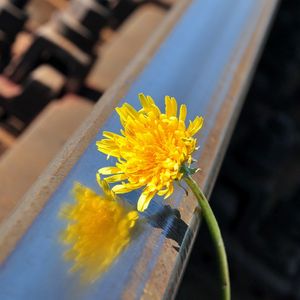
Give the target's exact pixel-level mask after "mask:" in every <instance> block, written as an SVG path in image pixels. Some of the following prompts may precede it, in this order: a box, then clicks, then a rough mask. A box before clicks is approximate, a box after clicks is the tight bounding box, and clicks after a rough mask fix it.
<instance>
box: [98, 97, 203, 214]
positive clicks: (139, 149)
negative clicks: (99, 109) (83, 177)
mask: <svg viewBox="0 0 300 300" xmlns="http://www.w3.org/2000/svg"><path fill="white" fill-rule="evenodd" d="M139 98H140V102H141V105H142V109H141V110H140V111H136V110H135V109H134V108H133V107H132V106H131V105H129V104H128V103H125V104H124V105H123V106H122V107H119V108H117V109H116V111H117V113H118V114H119V116H120V120H121V123H122V125H123V127H124V129H123V130H121V135H118V134H115V133H112V132H104V133H103V135H104V137H105V139H102V140H101V141H98V142H97V146H98V150H99V151H101V152H103V153H105V154H107V155H108V156H114V157H117V158H118V162H117V163H116V166H113V167H105V168H102V169H100V170H99V173H100V174H103V175H112V176H109V177H107V178H106V181H107V182H117V181H123V180H126V181H125V182H122V183H121V184H117V185H115V186H114V187H113V191H114V192H116V193H127V192H129V191H132V190H135V189H138V188H141V187H145V188H144V190H143V192H142V194H141V196H140V198H139V201H138V210H140V211H143V210H145V209H146V208H147V207H148V205H149V202H150V200H151V199H152V198H153V196H154V195H155V194H156V193H157V194H158V195H160V196H165V198H167V197H169V196H170V195H171V194H172V192H173V189H174V188H173V182H174V180H177V179H181V177H182V175H183V174H182V172H181V166H182V165H183V164H184V163H188V164H190V163H191V161H192V156H191V154H192V152H193V151H194V150H195V148H196V139H195V138H193V136H194V135H195V134H196V133H197V132H198V131H199V130H200V129H201V127H202V124H203V118H202V117H196V118H195V119H194V121H190V124H189V126H188V127H186V126H185V118H186V114H187V109H186V106H185V105H181V106H180V109H179V116H177V102H176V99H175V98H173V97H169V96H166V97H165V106H166V111H165V113H162V112H161V111H160V109H159V108H158V107H157V106H156V105H155V103H154V101H153V99H152V98H151V97H150V96H145V95H144V94H139Z"/></svg>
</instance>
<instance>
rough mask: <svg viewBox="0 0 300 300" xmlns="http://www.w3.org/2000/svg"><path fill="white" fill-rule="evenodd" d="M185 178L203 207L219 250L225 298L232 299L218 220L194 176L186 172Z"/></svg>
mask: <svg viewBox="0 0 300 300" xmlns="http://www.w3.org/2000/svg"><path fill="white" fill-rule="evenodd" d="M183 178H184V180H185V182H186V183H187V184H188V186H189V187H190V188H191V190H192V191H193V193H194V195H195V196H196V198H197V200H198V203H199V206H200V207H201V211H202V215H203V217H204V219H205V221H206V223H207V226H208V229H209V232H210V234H211V237H212V239H213V243H214V245H215V248H216V251H217V256H218V260H219V269H220V276H221V281H222V296H223V300H230V280H229V270H228V263H227V256H226V251H225V247H224V243H223V239H222V235H221V232H220V228H219V225H218V222H217V220H216V217H215V215H214V213H213V211H212V209H211V207H210V205H209V203H208V201H207V199H206V197H205V195H204V194H203V192H202V191H201V189H200V187H199V186H198V184H197V183H196V182H195V181H194V180H193V178H192V177H191V176H190V175H189V174H185V176H184V177H183Z"/></svg>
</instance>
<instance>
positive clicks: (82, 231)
mask: <svg viewBox="0 0 300 300" xmlns="http://www.w3.org/2000/svg"><path fill="white" fill-rule="evenodd" d="M98 182H99V184H100V185H101V187H102V189H103V192H104V195H101V196H100V195H97V194H96V193H95V192H94V191H93V190H91V189H89V188H88V187H85V186H83V185H81V184H80V183H76V184H75V186H74V189H73V194H74V197H75V200H76V202H75V203H74V204H67V205H65V206H64V207H63V208H62V210H61V212H60V216H61V217H62V218H64V219H66V220H67V221H68V225H67V227H66V229H64V231H63V232H62V234H61V240H62V242H63V243H64V244H66V245H68V246H69V249H68V250H67V251H66V252H65V255H64V256H65V258H66V259H67V260H70V261H72V262H73V267H72V269H71V271H77V270H80V271H82V279H83V280H84V281H85V282H91V281H94V280H96V279H97V278H98V277H99V276H100V275H101V274H102V273H103V272H104V271H106V269H107V268H108V267H109V266H110V265H111V264H112V262H113V261H114V260H115V259H116V257H117V256H118V255H119V254H120V252H121V251H122V250H123V249H124V247H125V246H126V245H127V244H128V243H129V241H130V239H131V237H132V229H133V227H134V226H135V224H136V221H137V219H138V213H137V211H130V210H129V209H128V207H126V206H125V204H124V203H121V202H120V201H121V200H120V199H119V198H117V197H116V196H115V194H114V193H113V192H112V191H111V190H110V189H109V186H108V184H107V183H106V182H104V181H101V180H100V179H98Z"/></svg>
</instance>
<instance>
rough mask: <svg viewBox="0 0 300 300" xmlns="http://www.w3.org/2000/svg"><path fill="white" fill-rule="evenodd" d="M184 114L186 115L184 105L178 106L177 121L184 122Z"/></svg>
mask: <svg viewBox="0 0 300 300" xmlns="http://www.w3.org/2000/svg"><path fill="white" fill-rule="evenodd" d="M186 114H187V108H186V105H185V104H182V105H180V113H179V120H180V121H183V122H184V121H185V118H186Z"/></svg>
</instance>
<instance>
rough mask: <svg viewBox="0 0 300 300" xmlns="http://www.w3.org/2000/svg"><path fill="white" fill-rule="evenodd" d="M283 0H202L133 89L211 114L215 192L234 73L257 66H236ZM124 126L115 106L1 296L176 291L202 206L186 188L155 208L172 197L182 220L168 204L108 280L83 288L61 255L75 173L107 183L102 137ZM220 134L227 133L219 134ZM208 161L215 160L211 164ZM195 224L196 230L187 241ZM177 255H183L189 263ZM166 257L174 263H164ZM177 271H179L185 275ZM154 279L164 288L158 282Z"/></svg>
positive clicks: (1, 282) (23, 244)
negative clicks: (63, 214)
mask: <svg viewBox="0 0 300 300" xmlns="http://www.w3.org/2000/svg"><path fill="white" fill-rule="evenodd" d="M275 2H276V1H273V3H272V1H267V0H266V1H258V0H255V1H253V0H245V1H237V0H226V1H224V0H195V1H193V3H192V5H191V6H190V7H189V8H188V9H187V11H186V13H185V14H184V15H183V17H182V18H181V19H180V20H179V22H178V23H177V24H176V26H175V27H174V29H173V31H172V32H171V34H170V35H169V36H168V37H167V39H166V40H165V41H164V42H163V43H162V45H161V47H160V48H159V49H158V51H157V53H156V54H155V56H154V57H153V59H152V60H151V61H150V62H149V64H148V65H146V67H145V69H144V71H143V72H142V73H141V74H140V75H139V77H138V78H137V80H136V81H135V82H134V83H133V84H132V86H131V88H130V89H129V91H128V93H127V94H126V95H125V96H124V101H127V102H129V103H131V104H132V105H133V106H135V107H139V104H138V100H137V94H138V93H139V92H144V93H145V94H150V95H152V96H153V97H154V99H156V101H157V102H158V103H159V105H160V106H161V108H162V107H163V105H164V104H163V98H164V95H167V94H168V95H172V96H175V97H176V98H177V100H178V102H179V103H186V104H187V107H188V118H190V119H192V118H194V117H195V116H196V115H203V116H204V117H205V127H204V129H203V131H202V132H201V135H200V136H199V144H200V146H201V148H200V150H199V151H198V152H197V153H196V154H195V157H196V158H198V159H199V165H200V167H202V168H203V172H202V174H201V175H200V176H201V179H200V180H199V181H200V183H201V184H202V185H203V187H204V188H205V189H206V190H207V189H208V188H209V186H210V185H211V182H209V181H212V178H213V177H214V176H215V173H216V169H217V168H216V167H215V164H214V163H208V162H210V161H211V160H213V159H215V157H216V156H217V154H216V153H218V152H220V148H222V147H223V148H224V143H223V140H224V134H226V131H227V129H228V126H229V122H230V119H231V118H232V115H231V113H232V111H229V113H228V115H226V114H225V115H226V116H227V117H226V118H227V119H226V120H224V118H223V119H222V118H220V112H221V110H223V109H224V104H226V101H228V97H230V95H229V94H230V91H232V89H233V87H232V83H233V81H234V80H238V78H236V77H235V76H239V74H240V76H242V77H243V78H246V79H247V78H248V77H249V72H248V71H249V70H248V71H247V72H246V73H247V74H241V73H237V69H238V67H239V66H240V64H241V61H242V58H243V57H244V55H245V53H246V52H247V48H248V47H250V44H251V39H252V38H253V36H254V35H255V31H256V30H258V28H259V27H258V25H257V24H258V23H259V22H261V18H262V17H263V14H265V13H266V12H267V14H266V15H265V16H267V18H268V19H270V16H271V15H272V11H273V9H274V6H275V5H274V3H275ZM270 3H271V4H270ZM267 24H268V20H267V21H266V20H265V21H264V23H263V24H262V25H261V26H262V29H260V30H262V31H261V35H260V36H258V37H257V40H256V44H255V46H254V50H253V52H251V54H249V55H252V56H251V58H253V59H254V57H256V55H257V50H258V48H259V46H260V43H261V40H262V37H263V36H264V33H265V29H266V27H267ZM250 61H251V60H250ZM252 62H253V61H252ZM245 84H246V82H245V81H244V80H242V85H239V86H238V88H237V90H238V94H239V95H240V94H241V93H242V91H243V89H244V87H245ZM100 101H101V100H100ZM234 105H236V104H234ZM218 122H219V123H218ZM220 122H221V123H220ZM217 123H218V124H219V127H220V126H223V125H224V128H222V130H220V132H219V135H217V136H213V135H212V134H213V131H214V130H215V128H216V124H217ZM119 128H120V125H119V121H118V118H117V115H116V114H115V113H114V114H113V115H111V116H110V117H108V119H107V122H106V123H105V125H104V126H103V128H101V129H99V133H98V135H97V136H96V138H95V139H94V140H92V141H91V142H90V145H89V147H88V148H87V150H86V151H85V153H84V154H83V155H82V157H81V158H80V159H79V161H78V162H77V164H76V165H75V166H74V167H73V169H72V170H71V172H70V173H69V175H68V176H67V177H66V178H65V180H64V181H63V182H62V183H61V185H60V187H59V188H58V189H57V190H56V192H55V193H54V194H53V195H52V196H51V198H50V199H49V201H48V203H47V204H46V206H45V207H44V209H43V210H42V212H41V213H40V214H39V215H38V216H37V218H36V219H35V221H34V223H33V224H32V226H31V227H30V228H29V230H28V232H27V233H26V234H25V235H24V236H23V238H22V239H21V241H20V242H19V243H18V244H17V247H16V248H15V250H14V251H13V252H12V254H11V255H10V256H9V257H8V258H7V259H6V261H5V262H4V263H3V264H2V266H1V268H0V298H1V299H2V300H6V299H7V300H8V299H10V300H13V299H33V300H35V299H44V300H47V299H55V298H56V299H121V298H124V299H140V298H141V297H143V298H145V299H157V298H161V297H163V295H164V292H165V290H166V288H167V286H168V285H169V287H172V290H174V289H175V287H176V286H175V285H176V284H175V285H174V282H175V283H177V282H178V278H179V277H180V274H181V273H182V268H181V269H180V270H179V268H178V267H179V266H182V265H184V262H185V261H186V259H187V254H188V252H189V251H188V250H189V248H190V247H191V241H192V240H193V237H194V233H195V230H196V228H197V225H198V222H199V216H198V214H194V209H195V207H196V202H195V201H194V200H193V199H192V198H191V197H189V198H188V199H186V197H184V192H183V191H182V190H180V189H177V190H176V191H175V193H174V195H173V196H172V198H171V200H169V201H168V203H166V202H162V200H161V199H160V198H155V199H154V201H153V202H152V204H151V205H150V208H149V210H148V212H147V213H146V214H147V216H148V217H149V216H153V215H157V213H159V212H161V211H163V210H164V209H166V208H165V205H166V204H170V205H172V206H173V207H177V208H179V210H180V212H181V213H182V220H178V219H176V218H174V216H173V215H172V214H171V213H169V212H167V213H166V214H165V217H166V219H167V221H166V222H165V224H164V226H163V229H162V228H157V227H153V224H151V222H148V223H145V224H144V226H143V228H142V232H141V234H140V235H139V236H138V237H137V238H136V239H135V240H133V241H132V242H131V244H130V245H129V247H128V248H127V249H126V251H125V252H124V253H123V254H122V255H121V256H120V257H119V259H118V260H117V261H116V263H115V264H114V265H113V266H112V267H111V268H110V269H109V271H108V272H107V273H106V274H105V275H104V276H103V277H102V278H101V280H99V281H97V282H95V283H94V284H93V285H91V286H89V287H82V286H80V285H79V284H78V276H77V275H76V274H75V275H74V274H69V273H68V269H69V267H70V265H69V264H67V263H66V262H65V261H64V260H63V258H62V253H63V247H62V246H61V244H60V243H59V242H58V236H59V233H60V231H61V230H62V229H63V228H64V226H65V223H64V222H63V221H62V220H60V219H59V218H58V217H57V214H58V211H59V209H60V207H61V205H62V203H63V202H66V201H72V198H71V197H70V190H71V189H72V186H73V183H74V181H80V182H81V183H83V184H85V185H87V186H89V187H91V188H93V189H94V190H98V187H97V183H96V181H95V173H96V171H97V170H98V169H99V168H100V167H103V166H106V165H110V164H111V161H110V160H109V161H107V160H106V157H105V156H104V155H102V154H100V153H99V152H98V151H97V149H96V146H95V142H96V140H99V139H100V138H101V136H102V131H103V130H109V131H118V130H119ZM213 138H217V139H218V140H216V141H212V139H213ZM209 145H210V146H209ZM211 145H213V148H212V150H211V151H212V153H210V154H209V153H208V150H209V149H208V147H212V146H211ZM222 151H224V149H223V150H222ZM218 163H219V162H218ZM205 166H209V168H207V169H205V168H204V167H205ZM126 197H127V198H128V201H129V202H130V203H132V204H135V203H136V201H137V198H138V192H133V193H131V194H130V195H128V196H126ZM188 225H190V228H191V230H189V234H188V235H186V236H185V239H184V240H183V241H182V238H183V234H184V233H185V232H186V230H187V226H188ZM178 251H179V252H178ZM178 259H180V260H181V263H180V264H179V263H178ZM162 260H165V262H164V263H161V261H162ZM158 268H159V271H157V269H158ZM157 272H160V273H161V275H160V276H161V277H159V276H157V277H156V278H154V274H157ZM174 273H176V274H177V276H176V278H175V277H174ZM158 278H159V279H160V282H159V281H158ZM170 280H171V282H170ZM155 284H156V285H155ZM153 286H155V287H157V288H156V290H155V289H154V288H153ZM166 293H167V296H166V294H165V297H167V298H169V297H171V296H172V291H171V289H170V288H168V289H167V292H166Z"/></svg>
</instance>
